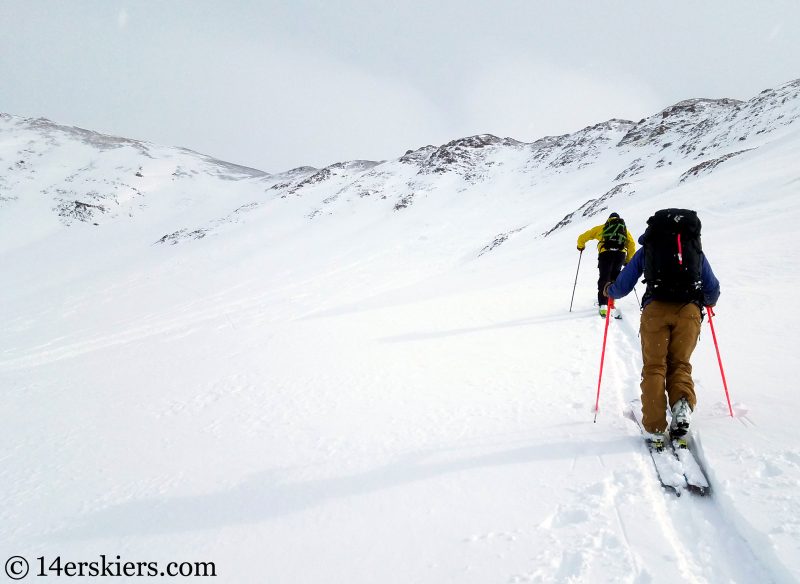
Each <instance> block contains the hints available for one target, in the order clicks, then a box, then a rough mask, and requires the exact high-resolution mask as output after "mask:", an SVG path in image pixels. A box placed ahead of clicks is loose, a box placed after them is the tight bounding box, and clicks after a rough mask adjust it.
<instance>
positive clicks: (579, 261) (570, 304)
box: [569, 250, 583, 312]
mask: <svg viewBox="0 0 800 584" xmlns="http://www.w3.org/2000/svg"><path fill="white" fill-rule="evenodd" d="M582 257H583V250H581V253H580V255H579V256H578V269H577V270H575V285H574V286H572V300H570V301H569V311H570V312H572V303H573V302H575V288H577V287H578V272H580V270H581V258H582Z"/></svg>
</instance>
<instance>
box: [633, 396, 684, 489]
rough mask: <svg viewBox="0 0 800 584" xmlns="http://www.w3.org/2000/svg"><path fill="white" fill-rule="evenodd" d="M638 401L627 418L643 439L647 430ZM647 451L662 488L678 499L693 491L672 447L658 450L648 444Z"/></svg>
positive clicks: (634, 403)
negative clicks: (643, 423) (688, 491)
mask: <svg viewBox="0 0 800 584" xmlns="http://www.w3.org/2000/svg"><path fill="white" fill-rule="evenodd" d="M637 404H638V401H635V402H631V405H630V407H629V408H628V411H627V412H626V414H627V417H629V418H631V419H632V420H633V421H634V422H636V425H637V426H638V427H639V431H640V432H641V433H642V437H644V436H645V429H644V426H642V413H641V409H639V408H638V407H637ZM647 451H648V452H649V453H650V458H651V459H652V460H653V466H654V467H655V470H656V476H657V477H658V481H659V482H660V483H661V487H662V488H663V489H664V490H665V491H667V492H670V493H672V494H674V495H675V496H677V497H680V496H681V495H682V494H683V492H684V491H687V490H691V489H690V488H689V483H688V482H687V480H686V476H684V472H683V465H682V464H681V461H680V460H679V459H678V458H677V457H676V456H675V454H674V453H673V451H672V450H671V447H670V446H666V445H665V446H664V449H663V450H656V449H655V448H652V447H651V446H650V445H649V444H647Z"/></svg>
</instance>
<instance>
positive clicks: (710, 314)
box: [706, 306, 733, 418]
mask: <svg viewBox="0 0 800 584" xmlns="http://www.w3.org/2000/svg"><path fill="white" fill-rule="evenodd" d="M706 311H708V324H709V325H711V337H712V338H713V339H714V348H715V349H716V350H717V361H719V372H720V373H721V374H722V386H723V387H724V388H725V398H726V399H727V400H728V411H729V412H730V413H731V418H732V417H733V408H732V407H731V396H730V394H729V393H728V382H727V381H726V380H725V370H724V369H723V368H722V357H720V355H719V344H718V343H717V333H716V332H715V331H714V319H713V318H712V317H713V316H714V309H713V308H712V307H710V306H706Z"/></svg>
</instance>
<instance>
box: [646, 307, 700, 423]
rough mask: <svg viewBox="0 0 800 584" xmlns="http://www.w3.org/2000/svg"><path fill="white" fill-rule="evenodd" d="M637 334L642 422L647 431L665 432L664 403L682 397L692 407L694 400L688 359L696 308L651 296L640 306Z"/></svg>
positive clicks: (697, 319) (695, 336) (694, 338)
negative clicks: (662, 300) (641, 307)
mask: <svg viewBox="0 0 800 584" xmlns="http://www.w3.org/2000/svg"><path fill="white" fill-rule="evenodd" d="M639 334H640V336H641V338H642V362H643V366H642V383H641V388H642V425H643V426H644V428H645V430H647V431H648V432H665V431H666V429H667V415H666V409H667V407H668V406H669V407H671V406H672V405H674V404H675V402H677V401H678V400H680V399H681V398H682V397H685V398H686V399H687V401H688V402H689V405H690V406H691V407H692V409H694V406H695V403H696V402H697V398H696V396H695V393H694V382H693V381H692V365H691V363H690V362H689V359H690V358H691V356H692V352H693V351H694V348H695V346H697V339H698V337H699V336H700V308H699V307H698V306H697V305H696V304H692V303H689V304H684V303H680V302H661V301H659V300H653V301H652V302H650V303H648V304H647V306H645V307H644V310H642V320H641V325H640V327H639ZM665 391H666V394H665ZM667 398H669V401H667Z"/></svg>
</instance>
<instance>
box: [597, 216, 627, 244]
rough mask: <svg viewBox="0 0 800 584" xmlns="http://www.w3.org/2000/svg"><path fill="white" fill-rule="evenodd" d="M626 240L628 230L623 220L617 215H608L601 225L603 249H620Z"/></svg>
mask: <svg viewBox="0 0 800 584" xmlns="http://www.w3.org/2000/svg"><path fill="white" fill-rule="evenodd" d="M627 240H628V230H627V229H626V228H625V221H623V220H622V219H621V218H619V217H609V218H608V221H606V224H605V225H603V236H602V239H601V241H602V242H603V249H604V250H606V251H622V250H623V249H625V243H626V242H627Z"/></svg>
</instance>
